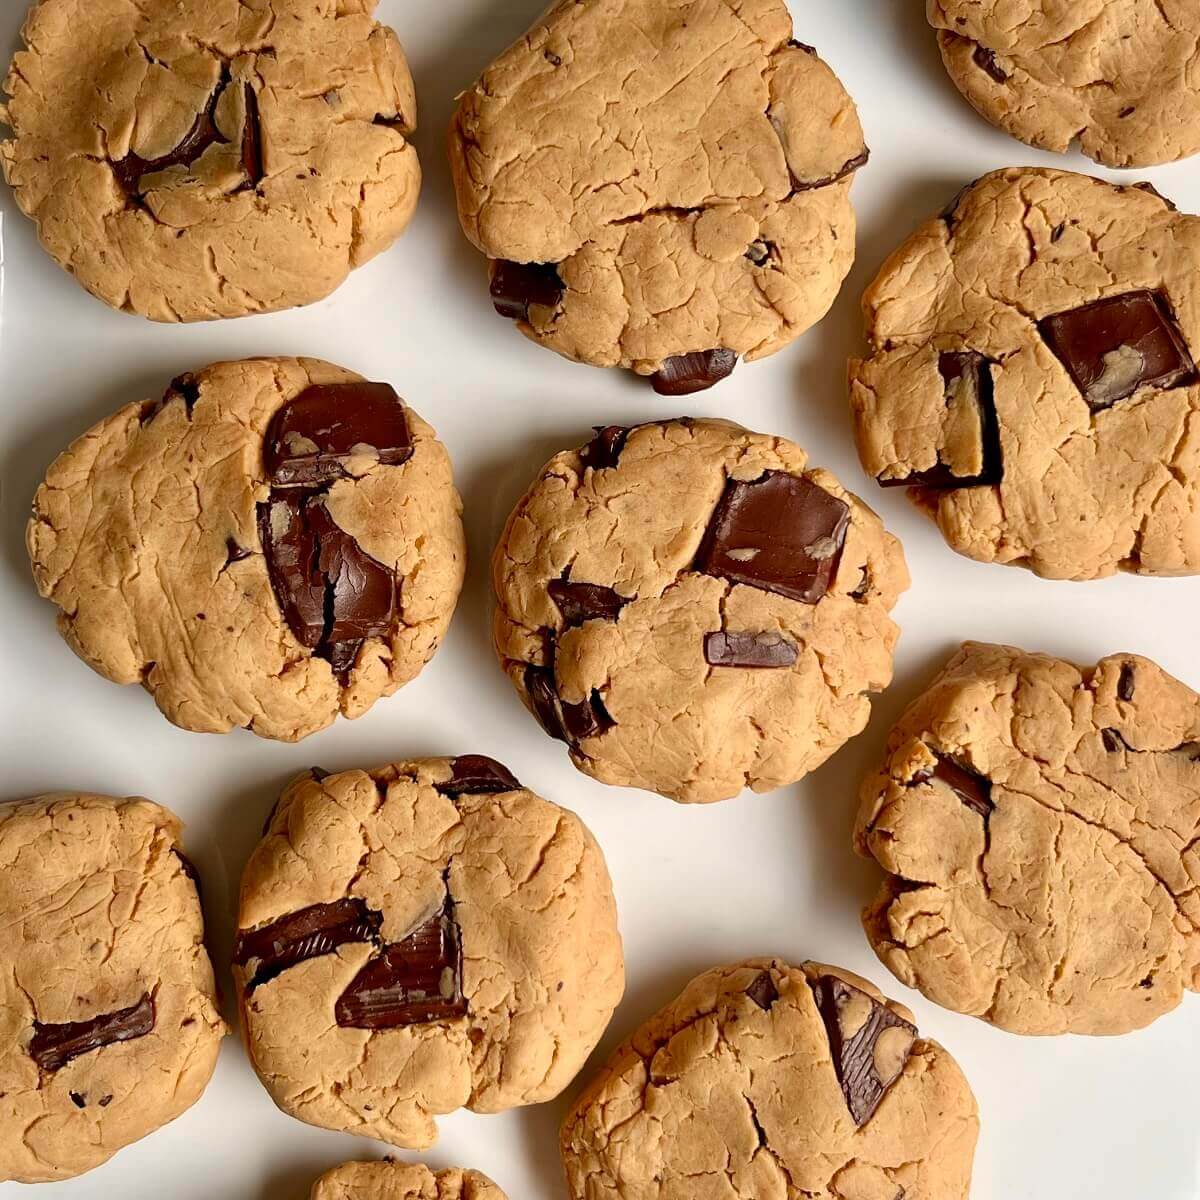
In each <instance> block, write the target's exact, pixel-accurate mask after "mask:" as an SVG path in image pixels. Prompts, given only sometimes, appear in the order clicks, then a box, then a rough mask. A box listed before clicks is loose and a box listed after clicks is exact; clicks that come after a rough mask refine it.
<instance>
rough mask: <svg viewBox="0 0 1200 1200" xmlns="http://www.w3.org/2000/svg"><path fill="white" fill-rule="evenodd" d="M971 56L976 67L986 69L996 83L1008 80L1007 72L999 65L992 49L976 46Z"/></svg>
mask: <svg viewBox="0 0 1200 1200" xmlns="http://www.w3.org/2000/svg"><path fill="white" fill-rule="evenodd" d="M971 58H972V59H973V60H974V62H975V65H976V66H977V67H979V68H980V69H981V70H983V71H986V72H987V73H988V74H989V75H990V76H991V77H992V78H993V79H994V80H995V81H996V82H997V83H1007V82H1008V72H1007V71H1006V70H1005V69H1004V68H1003V67H1002V66H1001V65H1000V60H999V59H998V58H997V57H996V52H995V51H994V50H989V49H988V48H987V47H986V46H976V47H975V53H974V54H973V55H971Z"/></svg>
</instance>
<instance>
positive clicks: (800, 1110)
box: [562, 959, 979, 1200]
mask: <svg viewBox="0 0 1200 1200" xmlns="http://www.w3.org/2000/svg"><path fill="white" fill-rule="evenodd" d="M978 1132H979V1121H978V1117H977V1115H976V1108H975V1100H974V1097H973V1096H972V1095H971V1090H970V1088H969V1087H968V1086H967V1081H966V1080H965V1079H964V1078H963V1075H962V1072H961V1071H960V1070H959V1068H958V1064H957V1063H955V1061H954V1060H953V1059H952V1058H951V1057H950V1055H949V1054H947V1053H946V1051H945V1050H943V1049H942V1047H941V1046H939V1045H938V1044H937V1043H936V1042H930V1041H926V1040H924V1039H923V1038H921V1037H920V1036H919V1034H918V1033H917V1030H916V1027H915V1025H914V1024H913V1016H912V1014H911V1013H910V1012H909V1011H908V1010H907V1009H906V1008H903V1007H902V1006H901V1005H899V1004H896V1003H894V1002H892V1001H890V1000H887V999H885V998H884V997H883V996H882V995H881V994H880V993H879V992H878V991H876V990H875V988H874V987H872V986H871V984H869V983H867V981H866V980H864V979H860V978H859V977H858V976H857V975H851V974H850V973H849V972H847V971H842V970H839V969H838V968H836V967H826V966H822V965H821V964H819V963H804V964H803V965H801V966H799V967H792V966H789V965H788V964H787V963H784V962H781V961H779V960H778V959H761V960H755V961H751V962H747V963H742V964H740V965H738V966H732V967H724V968H719V969H717V970H714V971H709V972H708V973H707V974H704V975H701V976H700V977H699V978H698V979H695V980H693V981H692V982H691V983H690V984H689V985H688V986H687V988H685V989H684V991H683V993H682V995H680V996H679V998H678V999H677V1000H676V1001H675V1002H674V1003H673V1004H670V1005H668V1006H667V1007H666V1008H665V1009H663V1010H662V1012H660V1013H658V1015H657V1016H655V1017H653V1018H651V1020H650V1021H649V1022H647V1023H646V1024H645V1025H644V1026H642V1028H641V1029H640V1030H638V1032H637V1033H635V1034H634V1035H633V1037H632V1038H630V1040H629V1041H628V1042H627V1043H626V1044H625V1045H624V1046H623V1047H621V1048H620V1049H619V1050H618V1051H617V1052H616V1054H615V1055H614V1056H613V1057H612V1059H611V1060H610V1061H609V1064H608V1066H607V1067H606V1068H605V1069H604V1071H602V1072H601V1074H600V1075H599V1077H598V1078H596V1079H595V1080H594V1081H593V1082H592V1084H591V1085H590V1086H589V1087H588V1088H587V1090H586V1091H585V1092H584V1093H583V1095H582V1096H581V1097H580V1098H579V1100H578V1102H577V1103H576V1105H575V1107H574V1109H573V1110H572V1111H571V1112H570V1114H568V1116H567V1119H566V1121H565V1123H564V1125H563V1129H562V1153H563V1160H564V1162H565V1164H566V1169H567V1181H568V1185H569V1190H570V1194H571V1196H572V1197H573V1200H593V1198H594V1197H599V1196H616V1195H620V1196H621V1198H622V1200H661V1198H665V1197H668V1196H669V1197H672V1198H674V1197H680V1198H681V1200H682V1198H683V1197H704V1198H705V1200H708V1197H713V1198H714V1200H716V1198H717V1197H746V1198H747V1200H750V1198H754V1200H760V1198H765V1197H768V1196H770V1197H783V1196H785V1195H786V1196H789V1197H790V1196H804V1197H812V1198H813V1200H903V1198H904V1197H909V1198H911V1200H917V1198H918V1197H919V1198H920V1200H966V1196H967V1191H968V1188H969V1186H970V1180H971V1163H972V1160H973V1158H974V1154H975V1140H976V1138H977V1136H978Z"/></svg>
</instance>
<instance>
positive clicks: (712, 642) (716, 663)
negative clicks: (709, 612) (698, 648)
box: [704, 632, 800, 668]
mask: <svg viewBox="0 0 1200 1200" xmlns="http://www.w3.org/2000/svg"><path fill="white" fill-rule="evenodd" d="M799 657H800V651H799V649H798V648H797V646H796V643H795V642H793V641H791V640H789V639H788V638H785V637H784V636H783V634H781V633H773V632H772V633H725V632H721V633H709V634H706V635H705V637H704V661H705V662H706V663H708V665H709V666H710V667H754V668H771V667H790V666H794V665H795V662H796V660H797V659H798V658H799Z"/></svg>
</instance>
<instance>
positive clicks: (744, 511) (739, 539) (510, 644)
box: [493, 419, 908, 803]
mask: <svg viewBox="0 0 1200 1200" xmlns="http://www.w3.org/2000/svg"><path fill="white" fill-rule="evenodd" d="M493 580H494V585H495V590H496V596H497V598H498V601H499V604H498V608H497V610H496V614H495V618H494V636H495V645H496V650H497V653H498V655H499V657H500V661H501V663H502V665H503V666H504V668H505V670H506V672H507V673H508V675H509V677H510V679H511V680H512V683H513V686H514V687H516V689H517V691H518V693H519V694H520V696H521V698H522V700H523V701H524V702H525V704H526V706H527V707H528V708H530V710H531V711H532V712H533V713H534V714H535V715H536V716H537V718H538V719H539V721H540V722H541V723H542V726H543V728H545V729H546V731H547V732H548V733H549V734H551V736H554V737H559V738H561V739H562V740H564V741H566V742H567V743H568V745H569V746H570V748H571V757H572V760H573V761H574V763H575V765H576V766H577V767H578V768H579V769H580V770H582V771H584V772H586V773H587V774H589V775H592V776H593V777H595V778H596V779H599V780H601V781H602V782H604V783H612V784H617V785H620V786H627V787H641V788H646V789H649V790H651V791H656V792H659V793H661V794H662V795H664V796H669V797H671V798H673V799H676V800H680V801H686V802H700V803H703V802H710V801H715V800H723V799H727V798H729V797H731V796H735V795H737V793H738V792H740V791H741V790H742V789H743V788H744V787H747V786H748V787H752V788H754V789H755V790H756V791H768V790H770V789H772V788H777V787H781V786H782V785H784V784H787V783H792V782H794V781H795V780H797V779H799V778H800V777H801V776H803V775H805V774H806V773H807V772H809V771H811V770H813V769H815V768H816V767H817V766H819V765H820V764H821V763H822V762H824V761H825V759H826V758H828V757H829V756H830V755H831V754H832V753H833V752H834V751H835V750H837V749H838V748H839V747H840V746H841V745H842V744H843V743H844V742H845V741H847V740H848V739H849V738H851V737H853V736H854V735H855V734H857V733H859V732H860V731H861V730H862V728H863V726H864V725H865V724H866V722H867V719H868V716H869V714H870V700H869V693H871V692H874V691H880V690H882V689H883V688H884V687H886V686H887V684H888V683H889V682H890V681H891V673H892V651H893V648H894V645H895V642H896V638H897V636H898V630H897V628H896V626H895V625H894V624H893V622H892V620H891V618H890V617H889V615H888V614H889V612H890V610H891V608H892V607H893V606H894V604H895V602H896V599H897V597H898V596H899V594H900V593H901V592H902V591H903V590H904V589H905V588H906V587H907V586H908V573H907V569H906V567H905V564H904V557H903V553H902V552H901V549H900V545H899V543H898V542H897V541H896V539H895V538H893V537H892V536H891V535H890V534H888V533H887V532H886V531H885V530H884V528H883V525H882V524H881V522H880V521H879V518H878V517H876V516H875V514H874V513H873V512H871V510H870V509H869V508H867V506H866V505H865V504H863V503H862V501H861V500H859V499H858V498H857V497H856V496H853V495H852V494H851V493H849V492H847V491H846V490H845V488H843V487H842V486H841V484H839V483H838V482H837V480H836V479H834V477H833V476H832V475H830V474H829V473H828V472H827V471H823V470H821V469H819V468H810V467H809V466H808V462H807V456H806V455H805V453H804V451H803V450H802V449H801V448H800V447H799V446H797V445H795V444H794V443H792V442H788V441H785V440H784V439H782V438H776V437H768V436H766V435H763V434H758V433H752V432H750V431H749V430H746V429H743V428H741V427H740V426H738V425H734V424H732V423H730V422H725V421H712V420H690V419H683V420H675V421H664V422H659V423H656V424H651V425H643V426H637V427H634V428H633V429H625V428H622V427H617V426H612V427H609V428H607V429H603V430H601V431H599V433H598V434H597V436H596V438H595V439H594V440H593V441H592V442H590V443H589V444H588V445H587V446H584V447H583V448H582V449H580V450H568V451H565V452H563V453H561V454H559V455H557V456H555V457H554V458H553V459H551V460H550V462H549V463H548V464H547V465H546V466H545V467H544V468H543V469H542V472H541V473H540V475H539V477H538V479H537V480H536V481H535V482H534V484H533V485H532V487H531V488H530V489H529V491H528V492H527V493H526V494H525V496H524V498H523V499H522V500H521V501H520V503H519V504H518V505H517V507H516V509H515V510H514V512H513V514H512V516H511V517H510V518H509V520H508V524H507V526H506V528H505V531H504V534H503V536H502V538H501V540H500V543H499V545H498V546H497V549H496V553H495V556H494V559H493Z"/></svg>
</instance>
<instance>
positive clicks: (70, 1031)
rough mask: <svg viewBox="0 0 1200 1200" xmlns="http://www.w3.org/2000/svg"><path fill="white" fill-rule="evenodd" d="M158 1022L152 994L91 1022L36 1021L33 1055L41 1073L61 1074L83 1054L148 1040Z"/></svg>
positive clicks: (31, 1055)
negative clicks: (142, 1039) (155, 1023)
mask: <svg viewBox="0 0 1200 1200" xmlns="http://www.w3.org/2000/svg"><path fill="white" fill-rule="evenodd" d="M154 1021H155V1011H154V1000H153V998H152V997H151V996H150V994H149V993H146V994H145V995H144V996H142V998H141V999H140V1000H139V1001H138V1002H137V1003H136V1004H131V1005H130V1006H129V1007H128V1008H121V1009H118V1010H117V1011H116V1012H110V1013H104V1014H102V1015H101V1016H98V1017H92V1018H91V1019H90V1020H87V1021H67V1022H65V1023H64V1024H61V1025H45V1024H43V1023H42V1022H41V1021H34V1023H33V1037H32V1038H31V1039H30V1042H29V1056H30V1057H31V1058H32V1059H33V1061H34V1062H35V1063H37V1065H38V1069H39V1070H42V1071H57V1070H59V1069H60V1068H62V1067H64V1066H66V1065H67V1063H69V1062H70V1061H71V1060H72V1059H73V1058H78V1057H79V1056H80V1055H82V1054H90V1053H91V1052H92V1051H93V1050H99V1049H101V1048H102V1047H104V1046H111V1045H113V1044H114V1043H116V1042H128V1041H132V1040H133V1039H134V1038H140V1037H145V1036H146V1034H148V1033H150V1032H151V1031H152V1030H153V1029H154Z"/></svg>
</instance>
